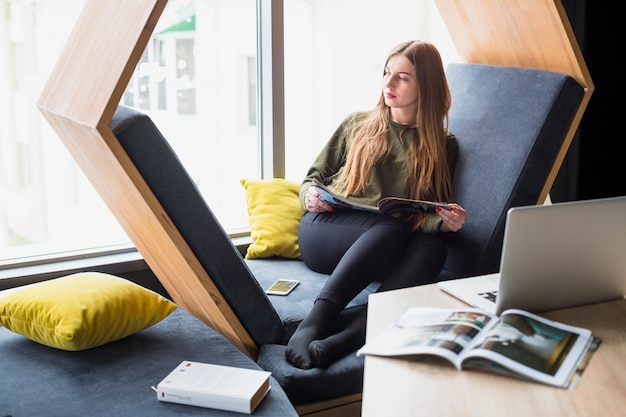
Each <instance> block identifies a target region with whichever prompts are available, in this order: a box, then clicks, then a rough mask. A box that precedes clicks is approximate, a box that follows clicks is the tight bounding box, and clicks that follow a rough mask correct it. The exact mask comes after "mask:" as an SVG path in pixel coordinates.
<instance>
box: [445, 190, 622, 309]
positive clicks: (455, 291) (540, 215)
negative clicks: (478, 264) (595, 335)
mask: <svg viewBox="0 0 626 417" xmlns="http://www.w3.org/2000/svg"><path fill="white" fill-rule="evenodd" d="M438 285H439V287H440V288H441V289H442V290H444V291H446V292H448V293H450V294H452V295H453V296H455V297H457V298H459V299H461V300H462V301H464V302H466V303H468V304H470V305H472V306H474V307H478V308H482V309H484V310H486V311H489V312H492V313H496V314H500V313H501V312H502V311H504V310H506V309H507V308H520V309H523V310H527V311H531V312H542V311H548V310H555V309H559V308H565V307H573V306H579V305H583V304H591V303H597V302H602V301H608V300H613V299H619V298H623V297H624V296H625V295H626V196H625V197H614V198H607V199H597V200H585V201H575V202H567V203H556V204H551V205H542V206H525V207H516V208H512V209H510V210H509V212H508V213H507V220H506V226H505V232H504V243H503V246H502V258H501V260H500V272H499V273H496V274H490V275H481V276H476V277H469V278H460V279H455V280H448V281H441V282H439V283H438Z"/></svg>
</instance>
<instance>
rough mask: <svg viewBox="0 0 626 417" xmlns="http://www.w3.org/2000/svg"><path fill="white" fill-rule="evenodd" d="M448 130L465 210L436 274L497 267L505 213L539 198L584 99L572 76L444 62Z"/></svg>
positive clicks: (446, 275)
mask: <svg viewBox="0 0 626 417" xmlns="http://www.w3.org/2000/svg"><path fill="white" fill-rule="evenodd" d="M446 74H447V78H448V82H449V85H450V91H451V94H452V108H451V110H450V115H449V127H450V129H451V130H452V132H454V133H455V134H456V137H457V140H458V143H459V157H458V160H457V166H456V171H455V175H454V178H453V183H454V190H455V192H456V200H457V201H458V202H459V203H460V204H461V205H462V206H463V207H464V208H465V209H466V210H467V211H468V213H469V217H468V221H467V223H466V225H465V226H464V227H463V229H462V230H461V231H460V232H459V233H448V234H446V235H445V238H446V240H447V246H448V258H447V260H446V264H445V268H444V271H443V272H442V275H441V277H442V278H452V277H459V276H469V275H479V274H487V273H491V272H497V271H498V270H499V267H500V254H501V250H502V241H503V237H504V223H505V220H506V213H507V211H508V210H509V208H511V207H515V206H526V205H533V204H537V203H538V199H539V195H540V193H541V189H542V188H543V186H544V184H545V183H546V180H547V177H548V174H549V173H550V170H551V169H552V167H553V165H554V162H555V160H556V157H557V154H558V153H559V151H560V149H561V146H562V144H563V140H564V138H565V136H566V133H567V131H568V130H569V127H570V125H571V121H572V119H573V118H574V115H575V114H576V111H577V110H578V107H579V105H580V103H581V100H582V98H583V93H584V89H583V87H582V86H581V85H580V84H578V83H577V82H576V81H575V80H574V79H573V78H572V77H569V76H567V75H564V74H558V73H554V72H549V71H541V70H536V69H529V68H515V67H500V66H492V65H478V64H450V65H449V66H448V68H447V70H446Z"/></svg>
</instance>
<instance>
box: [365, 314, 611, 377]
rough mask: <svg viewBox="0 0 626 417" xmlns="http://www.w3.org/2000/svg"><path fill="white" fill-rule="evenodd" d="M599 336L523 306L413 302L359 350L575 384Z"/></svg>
mask: <svg viewBox="0 0 626 417" xmlns="http://www.w3.org/2000/svg"><path fill="white" fill-rule="evenodd" d="M599 343H600V340H599V339H598V338H596V337H594V336H593V335H592V334H591V331H590V330H588V329H583V328H579V327H574V326H570V325H566V324H563V323H558V322H555V321H551V320H548V319H545V318H542V317H540V316H537V315H535V314H532V313H529V312H526V311H522V310H514V309H511V310H507V311H504V312H502V314H501V315H500V317H498V316H495V315H492V314H489V313H487V312H485V311H483V310H479V309H471V308H468V309H443V308H425V307H414V308H410V309H408V310H407V311H406V312H405V313H404V314H403V315H402V316H401V317H400V319H399V320H398V321H396V322H394V323H392V324H391V325H390V326H389V327H387V328H386V329H385V330H384V331H383V332H381V333H380V334H379V335H377V336H376V337H374V338H373V339H372V340H370V341H368V342H367V343H366V344H365V345H364V346H363V347H362V348H361V349H359V351H358V352H357V354H358V355H359V356H363V355H378V356H392V357H402V358H405V359H406V358H411V357H414V358H419V357H420V356H422V355H436V356H439V357H442V358H445V359H447V360H448V361H450V362H451V363H452V364H453V365H454V366H455V367H456V368H457V369H459V370H463V369H480V370H485V371H490V372H495V373H499V374H504V375H508V376H513V377H517V378H522V379H528V380H532V381H536V382H540V383H544V384H548V385H553V386H557V387H561V388H569V389H573V388H574V387H575V386H576V384H577V382H578V380H579V378H580V376H581V375H582V372H583V370H584V368H585V366H586V365H587V363H588V362H589V359H590V358H591V355H592V353H593V352H594V351H595V350H596V348H597V346H598V345H599Z"/></svg>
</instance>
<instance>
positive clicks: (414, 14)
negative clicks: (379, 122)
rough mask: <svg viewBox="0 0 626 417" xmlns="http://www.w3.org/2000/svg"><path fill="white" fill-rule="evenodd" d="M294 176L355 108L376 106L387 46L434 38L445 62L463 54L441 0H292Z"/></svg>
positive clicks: (289, 112) (290, 170)
mask: <svg viewBox="0 0 626 417" xmlns="http://www.w3.org/2000/svg"><path fill="white" fill-rule="evenodd" d="M284 19H285V120H286V122H285V137H286V155H287V156H286V165H287V166H286V171H287V177H288V178H289V179H292V180H294V181H297V182H299V181H301V180H302V179H303V178H304V176H305V175H306V171H307V169H308V168H309V166H310V164H311V162H312V161H313V159H314V158H315V157H316V156H317V154H318V153H319V151H320V150H321V148H322V146H323V145H324V144H325V143H326V141H327V140H328V139H330V136H331V135H332V133H333V132H334V131H335V129H336V128H337V126H338V125H339V123H341V121H342V120H343V118H344V117H346V116H347V115H348V114H349V113H352V112H354V111H359V110H368V109H370V108H373V107H374V106H375V105H376V102H377V101H378V98H379V96H380V92H381V77H382V71H383V68H382V67H383V65H384V60H385V58H386V57H387V53H388V52H389V51H390V50H391V48H393V47H394V46H395V45H396V44H398V43H400V42H403V41H405V40H409V39H421V40H426V41H429V42H432V43H433V44H434V45H435V46H437V48H438V49H439V51H440V53H441V55H442V58H443V59H444V66H445V65H447V63H449V62H454V61H458V60H459V59H458V57H457V52H456V49H455V47H454V45H453V43H452V41H451V39H450V38H449V35H448V32H447V29H446V28H445V25H444V24H443V21H442V20H441V16H440V15H439V11H438V10H437V7H436V6H435V4H434V1H433V0H420V1H415V0H384V1H383V0H333V1H325V0H289V1H285V13H284Z"/></svg>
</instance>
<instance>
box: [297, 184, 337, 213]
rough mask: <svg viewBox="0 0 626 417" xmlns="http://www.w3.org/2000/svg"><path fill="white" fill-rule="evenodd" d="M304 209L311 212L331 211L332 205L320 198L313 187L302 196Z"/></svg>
mask: <svg viewBox="0 0 626 417" xmlns="http://www.w3.org/2000/svg"><path fill="white" fill-rule="evenodd" d="M304 201H305V203H306V210H307V211H310V212H312V213H321V212H323V211H333V206H331V205H330V204H328V203H326V202H324V201H322V200H320V196H319V194H318V193H317V191H316V190H315V187H311V188H309V190H308V191H307V193H306V196H305V198H304Z"/></svg>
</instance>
